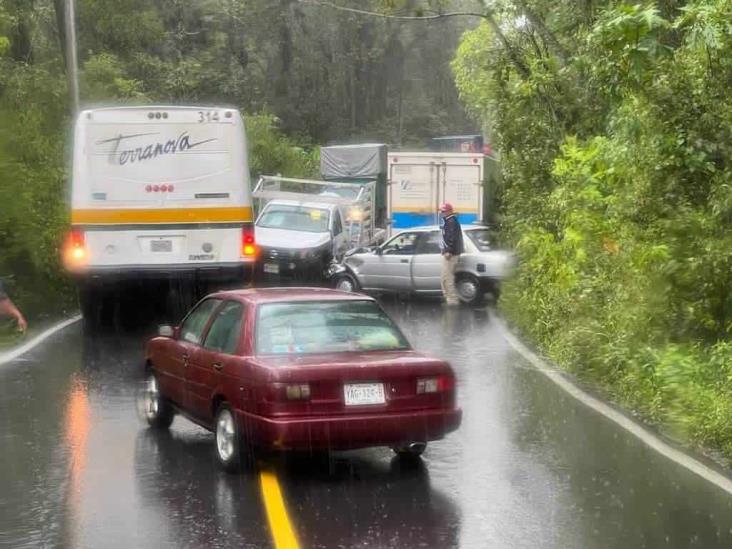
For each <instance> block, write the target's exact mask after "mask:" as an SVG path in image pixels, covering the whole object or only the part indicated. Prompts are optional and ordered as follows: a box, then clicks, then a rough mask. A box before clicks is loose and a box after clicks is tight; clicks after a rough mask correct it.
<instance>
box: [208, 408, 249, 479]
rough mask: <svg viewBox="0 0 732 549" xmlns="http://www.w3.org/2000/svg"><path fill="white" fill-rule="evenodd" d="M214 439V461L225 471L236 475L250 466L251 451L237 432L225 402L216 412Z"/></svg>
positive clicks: (236, 425) (237, 428)
mask: <svg viewBox="0 0 732 549" xmlns="http://www.w3.org/2000/svg"><path fill="white" fill-rule="evenodd" d="M214 439H215V441H214V442H215V452H216V459H217V460H218V462H219V463H220V464H221V467H223V468H224V470H225V471H227V472H229V473H238V472H240V471H242V470H244V469H249V468H250V467H251V466H252V464H253V462H254V459H253V453H252V450H251V448H250V447H249V445H248V444H247V442H246V441H245V440H244V438H243V437H242V435H241V433H240V432H239V424H238V423H237V421H236V415H235V414H234V410H232V408H231V406H229V404H228V403H226V402H223V403H222V404H221V405H219V408H218V410H217V411H216V420H215V421H214Z"/></svg>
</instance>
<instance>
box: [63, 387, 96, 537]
mask: <svg viewBox="0 0 732 549" xmlns="http://www.w3.org/2000/svg"><path fill="white" fill-rule="evenodd" d="M90 426H91V412H90V406H89V395H88V388H87V386H86V384H85V382H83V381H82V380H79V379H75V380H74V381H73V384H72V387H71V393H70V394H69V400H68V407H67V408H66V422H65V429H66V444H67V446H68V450H69V484H68V492H67V501H68V507H69V509H70V515H69V517H70V522H71V524H70V528H69V534H70V536H71V540H70V541H71V544H70V545H71V546H73V547H79V546H80V543H79V542H81V539H80V537H81V533H82V525H81V490H82V475H83V473H84V467H85V465H86V452H87V439H88V436H89V429H90Z"/></svg>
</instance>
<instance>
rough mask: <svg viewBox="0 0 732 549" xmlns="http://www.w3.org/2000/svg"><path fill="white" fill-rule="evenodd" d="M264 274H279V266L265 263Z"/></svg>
mask: <svg viewBox="0 0 732 549" xmlns="http://www.w3.org/2000/svg"><path fill="white" fill-rule="evenodd" d="M264 272H265V273H271V274H279V272H280V266H279V265H278V264H277V263H265V264H264Z"/></svg>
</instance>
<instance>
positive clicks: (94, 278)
mask: <svg viewBox="0 0 732 549" xmlns="http://www.w3.org/2000/svg"><path fill="white" fill-rule="evenodd" d="M253 269H254V261H251V262H236V263H216V264H190V263H186V264H168V265H105V266H91V267H87V268H85V269H83V270H82V269H80V270H77V271H75V272H72V273H71V275H72V277H73V278H75V279H76V280H77V281H78V282H81V283H91V284H94V283H101V284H103V283H114V282H124V281H139V280H160V281H165V280H181V279H189V280H196V281H211V282H235V281H241V282H245V281H248V280H250V279H251V276H252V272H253Z"/></svg>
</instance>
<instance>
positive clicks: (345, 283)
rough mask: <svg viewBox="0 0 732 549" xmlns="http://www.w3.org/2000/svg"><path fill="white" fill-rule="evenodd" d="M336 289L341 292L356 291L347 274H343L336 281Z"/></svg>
mask: <svg viewBox="0 0 732 549" xmlns="http://www.w3.org/2000/svg"><path fill="white" fill-rule="evenodd" d="M336 290H341V291H342V292H354V291H356V287H355V284H354V283H353V280H351V279H350V278H349V277H347V276H343V277H341V278H340V279H338V282H337V283H336Z"/></svg>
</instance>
